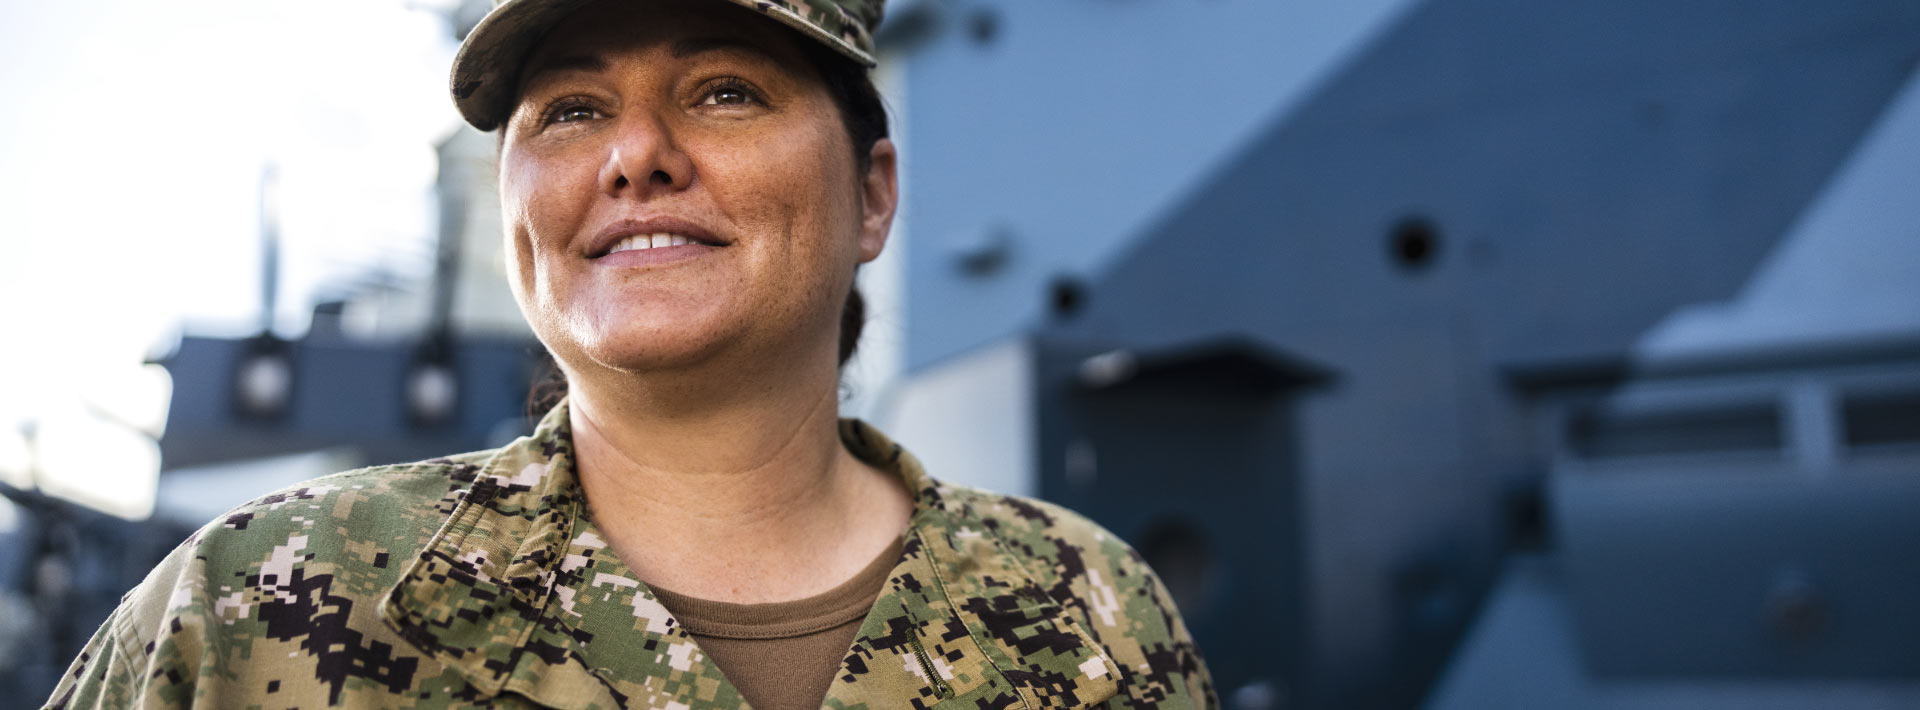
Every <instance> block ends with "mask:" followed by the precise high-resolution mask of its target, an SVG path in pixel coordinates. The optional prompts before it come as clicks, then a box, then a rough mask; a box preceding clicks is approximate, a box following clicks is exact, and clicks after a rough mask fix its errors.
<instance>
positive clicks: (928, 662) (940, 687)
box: [900, 604, 953, 700]
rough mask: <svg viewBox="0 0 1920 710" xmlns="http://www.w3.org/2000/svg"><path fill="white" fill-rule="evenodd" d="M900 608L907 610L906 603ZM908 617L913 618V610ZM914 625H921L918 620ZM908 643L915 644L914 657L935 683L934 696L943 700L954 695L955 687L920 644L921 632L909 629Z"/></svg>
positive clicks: (929, 678) (908, 613) (930, 680)
mask: <svg viewBox="0 0 1920 710" xmlns="http://www.w3.org/2000/svg"><path fill="white" fill-rule="evenodd" d="M900 610H901V611H906V605H904V604H903V605H901V607H900ZM907 618H908V619H913V612H907ZM914 625H915V626H919V623H918V622H917V621H916V622H915V624H914ZM907 643H908V644H909V645H911V646H913V657H914V658H917V659H919V660H920V670H922V671H924V672H926V674H927V682H929V683H931V684H933V695H934V697H937V698H939V699H941V700H946V699H947V698H951V697H953V688H952V687H950V686H948V685H947V682H946V681H945V680H942V679H941V678H940V669H938V668H934V667H933V659H932V658H930V657H929V656H927V649H926V647H925V646H922V645H920V634H918V633H915V632H914V630H913V629H908V630H907Z"/></svg>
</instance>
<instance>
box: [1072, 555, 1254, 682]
mask: <svg viewBox="0 0 1920 710" xmlns="http://www.w3.org/2000/svg"><path fill="white" fill-rule="evenodd" d="M1088 542H1089V543H1090V544H1089V545H1088V547H1087V548H1085V549H1087V551H1088V553H1089V555H1088V556H1089V557H1090V558H1096V559H1094V560H1089V564H1088V566H1087V574H1086V576H1085V577H1084V578H1083V579H1082V580H1081V584H1082V585H1084V587H1085V589H1084V592H1083V594H1085V595H1086V596H1084V597H1082V598H1084V599H1086V600H1087V601H1088V604H1087V607H1088V609H1087V611H1088V616H1089V617H1091V618H1089V619H1088V621H1089V622H1091V623H1093V624H1094V625H1095V627H1096V628H1103V627H1104V628H1110V629H1121V630H1123V633H1120V634H1117V635H1116V634H1105V635H1104V638H1103V639H1102V641H1103V642H1104V643H1105V645H1106V646H1107V648H1108V651H1109V652H1110V653H1112V654H1113V655H1114V660H1115V661H1116V662H1119V663H1122V664H1126V665H1128V666H1129V667H1128V668H1126V669H1124V670H1123V671H1122V673H1123V675H1125V676H1128V678H1129V680H1130V682H1129V683H1127V684H1126V685H1125V687H1124V689H1123V693H1122V695H1120V696H1116V697H1114V698H1113V699H1112V700H1110V701H1108V703H1107V707H1109V708H1112V710H1121V709H1122V708H1128V709H1135V708H1138V709H1144V708H1169V709H1171V708H1179V709H1181V710H1185V709H1187V708H1192V709H1193V710H1216V709H1217V708H1219V707H1220V700H1219V698H1218V697H1217V696H1216V694H1215V691H1214V687H1213V678H1212V676H1211V675H1210V674H1209V673H1208V671H1207V664H1206V660H1205V659H1204V658H1202V657H1201V655H1200V648H1199V646H1197V645H1196V644H1195V643H1194V641H1193V635H1192V634H1191V633H1189V632H1188V631H1187V624H1186V622H1185V621H1184V620H1182V619H1181V618H1180V610H1179V609H1177V608H1175V606H1174V604H1173V595H1172V594H1170V593H1169V592H1168V591H1167V588H1166V585H1164V584H1162V583H1161V581H1160V578H1159V576H1158V575H1155V574H1154V572H1153V569H1152V568H1151V567H1148V566H1147V563H1146V561H1145V560H1144V559H1142V558H1141V557H1140V555H1139V553H1137V552H1135V551H1134V550H1133V548H1132V547H1129V546H1128V545H1127V544H1126V543H1125V542H1123V541H1121V540H1120V539H1119V538H1118V537H1116V536H1114V535H1113V534H1112V533H1108V532H1106V531H1105V530H1098V533H1097V535H1096V539H1095V540H1090V541H1088ZM1096 550H1097V551H1096ZM1101 561H1104V562H1105V563H1106V564H1096V563H1097V562H1101ZM1102 567H1104V568H1105V572H1106V574H1102ZM1109 575H1110V576H1111V579H1108V577H1109Z"/></svg>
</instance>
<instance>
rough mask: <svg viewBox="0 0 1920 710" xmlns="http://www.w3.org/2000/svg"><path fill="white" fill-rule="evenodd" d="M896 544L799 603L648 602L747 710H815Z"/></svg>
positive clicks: (666, 597)
mask: <svg viewBox="0 0 1920 710" xmlns="http://www.w3.org/2000/svg"><path fill="white" fill-rule="evenodd" d="M903 542H904V540H895V541H894V543H893V545H892V546H890V547H888V548H887V549H886V550H885V551H883V552H881V553H880V556H879V557H875V558H873V561H872V562H869V563H867V567H866V569H863V570H860V572H859V573H858V574H855V575H854V576H853V578H852V579H849V580H847V581H845V582H842V583H841V584H840V586H838V587H834V588H833V589H830V590H827V591H825V592H822V593H820V594H817V595H814V596H811V597H807V598H805V599H796V600H794V601H790V602H774V603H771V604H732V603H728V602H716V601H708V600H705V599H694V598H692V597H689V596H686V595H684V594H678V593H675V592H671V591H668V590H665V589H661V588H659V587H653V596H654V598H655V599H657V600H659V602H660V604H661V606H665V607H666V608H667V611H668V612H671V613H672V614H673V618H674V619H676V620H678V621H679V622H680V625H681V626H682V627H683V628H685V629H686V630H687V633H689V634H692V635H693V638H694V641H695V642H696V643H698V644H700V650H702V651H705V652H706V654H707V656H708V657H709V658H712V659H713V664H714V665H716V666H719V667H720V672H722V673H725V674H726V675H727V680H730V681H733V686H734V687H735V688H738V689H739V690H740V695H741V697H744V698H746V700H747V704H748V705H751V706H753V708H754V710H816V709H817V708H819V707H820V703H821V701H823V700H825V699H826V697H827V687H828V686H831V685H833V677H834V675H835V674H837V673H839V672H840V663H841V662H842V661H844V660H846V656H847V650H848V649H849V648H850V647H852V646H853V637H854V635H855V634H858V633H859V631H860V622H861V621H862V620H864V619H866V618H867V611H868V610H870V609H872V608H873V600H875V599H878V598H879V597H880V590H881V589H882V588H883V587H885V586H886V584H887V576H888V573H890V572H892V571H893V566H894V563H895V562H897V561H899V558H900V550H901V546H902V544H903Z"/></svg>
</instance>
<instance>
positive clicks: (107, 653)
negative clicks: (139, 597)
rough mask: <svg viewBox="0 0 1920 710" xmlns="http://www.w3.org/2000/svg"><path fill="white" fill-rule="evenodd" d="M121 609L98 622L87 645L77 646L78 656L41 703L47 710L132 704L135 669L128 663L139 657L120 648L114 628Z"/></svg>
mask: <svg viewBox="0 0 1920 710" xmlns="http://www.w3.org/2000/svg"><path fill="white" fill-rule="evenodd" d="M120 612H121V609H115V610H114V612H113V613H112V614H111V615H108V616H107V621H106V623H104V624H101V625H100V630H99V631H96V632H94V634H93V638H92V639H91V640H89V641H87V645H86V647H84V648H82V649H80V655H79V656H78V657H76V658H74V659H73V665H71V666H68V667H67V672H66V674H65V675H62V676H60V684H59V685H58V686H57V687H55V688H54V689H53V695H52V696H51V697H49V698H47V704H46V705H45V706H44V707H45V708H46V709H47V710H69V709H72V710H78V709H80V708H101V709H103V710H104V709H105V708H127V707H134V703H133V698H132V695H133V692H134V685H135V682H134V681H135V672H134V671H133V669H131V668H129V663H130V662H132V661H134V660H135V659H137V658H138V657H137V656H134V655H132V654H129V653H127V652H126V651H125V650H124V649H123V648H122V644H121V642H120V634H119V633H118V632H117V630H116V628H117V627H118V626H119V624H120V620H121V615H120Z"/></svg>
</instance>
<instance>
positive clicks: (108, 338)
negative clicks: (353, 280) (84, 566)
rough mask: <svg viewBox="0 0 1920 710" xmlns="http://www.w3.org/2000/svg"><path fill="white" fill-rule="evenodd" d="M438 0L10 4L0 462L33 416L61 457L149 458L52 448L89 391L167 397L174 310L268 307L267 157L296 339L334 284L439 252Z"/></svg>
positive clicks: (138, 412)
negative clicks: (262, 301) (161, 370)
mask: <svg viewBox="0 0 1920 710" xmlns="http://www.w3.org/2000/svg"><path fill="white" fill-rule="evenodd" d="M451 1H452V0H413V1H411V2H408V1H407V0H334V1H333V2H326V3H316V2H312V1H311V0H308V1H306V2H291V1H289V0H195V1H194V2H188V3H169V2H152V1H151V0H61V2H34V1H31V0H0V96H4V99H0V246H4V256H0V477H7V480H18V476H17V474H18V473H19V471H20V470H21V466H22V463H21V461H20V459H21V457H22V456H23V454H21V453H20V451H21V440H20V438H19V434H18V432H17V429H18V426H19V424H20V423H21V422H24V421H38V422H39V423H40V427H41V429H40V430H41V432H42V437H41V438H42V443H43V446H42V463H43V464H44V465H45V468H47V469H52V468H54V467H56V464H58V466H59V467H61V468H63V469H66V470H64V471H61V472H52V471H50V473H56V474H59V475H68V474H69V473H70V472H72V473H71V475H82V474H81V473H78V472H84V471H88V470H92V471H100V472H102V473H101V475H109V474H108V473H106V472H107V471H109V470H110V469H115V468H118V469H121V470H124V469H126V468H127V467H129V466H135V467H144V466H146V465H148V464H146V463H143V462H142V461H141V460H139V459H140V455H136V454H134V453H130V452H131V451H132V449H133V448H139V447H131V448H130V447H129V446H127V445H115V446H98V447H95V448H98V449H99V452H97V454H90V453H88V452H78V453H76V452H70V451H52V450H47V447H50V446H54V445H56V444H57V443H59V441H62V440H69V441H70V440H73V439H76V438H78V439H81V440H83V441H84V440H86V439H87V438H88V437H85V436H76V432H79V431H82V430H97V429H98V427H99V422H97V421H82V420H84V419H85V417H84V416H83V415H81V414H79V412H80V411H81V406H82V405H81V403H82V402H86V403H90V404H91V405H93V406H94V407H96V408H99V409H104V410H106V411H109V412H113V413H115V414H116V415H117V416H120V417H122V418H125V419H130V420H135V421H150V420H152V419H154V418H156V417H157V416H158V414H159V413H160V412H162V411H164V404H165V397H166V390H165V387H164V383H163V382H160V381H156V379H155V378H154V377H153V376H152V375H151V373H146V372H143V370H142V368H141V367H140V365H139V363H140V362H141V360H142V359H143V358H144V357H145V356H146V355H147V354H148V352H149V351H150V350H151V349H153V347H154V346H155V345H156V344H157V343H162V342H164V341H166V340H167V339H169V337H170V335H171V334H173V333H177V332H179V330H180V329H181V328H182V327H183V326H184V327H185V328H187V329H189V330H191V331H193V332H195V333H207V334H227V335H236V334H241V333H245V332H248V331H249V330H250V329H251V328H253V326H254V324H255V323H257V320H258V317H259V314H258V308H259V305H258V304H259V295H258V294H259V288H260V287H259V272H260V267H259V264H260V249H259V232H260V228H259V224H260V219H259V214H258V210H257V203H258V199H259V197H258V195H259V184H260V178H261V175H262V172H263V170H264V168H265V166H267V165H269V164H273V165H277V166H278V171H279V175H280V186H279V195H280V198H279V200H280V204H281V220H280V221H281V225H282V230H281V231H282V234H283V243H282V267H281V268H282V271H281V283H282V290H281V295H280V311H281V314H280V316H281V321H280V322H281V324H282V327H283V328H285V329H286V331H287V333H288V334H293V333H295V332H297V330H298V329H300V328H303V327H304V316H303V314H304V312H305V311H306V310H307V309H308V307H309V306H310V304H311V297H312V294H313V292H314V291H315V290H316V289H317V288H319V287H321V286H323V285H324V284H327V283H329V282H337V281H338V280H339V279H341V278H343V277H346V276H349V275H352V274H356V273H360V272H364V271H365V270H366V269H367V268H368V267H369V266H371V265H374V264H382V265H386V266H388V267H389V268H391V269H395V270H398V271H400V272H401V273H403V274H418V273H424V272H425V271H426V270H427V269H428V268H429V253H430V251H431V241H430V239H431V237H432V231H433V228H434V226H433V220H434V204H433V201H432V200H433V194H432V189H433V181H434V170H435V166H434V154H433V144H434V142H435V141H437V140H439V139H440V138H442V137H444V136H445V135H447V134H448V133H450V132H451V131H452V130H453V128H454V127H455V126H457V125H458V121H459V118H458V116H457V114H455V113H454V110H453V106H452V103H451V101H450V100H449V99H448V98H447V93H446V76H447V68H448V65H449V63H450V61H451V60H452V56H453V51H454V48H455V46H456V43H455V41H454V39H453V37H452V35H451V33H450V32H449V30H448V28H447V24H446V21H445V20H444V19H443V17H444V16H443V15H442V14H441V12H440V10H441V9H442V8H443V7H444V6H446V5H448V4H450V3H451ZM96 419H97V418H96ZM89 427H92V428H93V429H88V428H89ZM116 446H118V448H116ZM110 450H111V451H110ZM112 451H119V453H112ZM89 456H92V458H89ZM102 457H106V458H102ZM113 480H115V481H118V480H119V479H113ZM74 485H75V486H76V487H80V488H88V489H94V488H99V487H101V486H112V485H118V483H109V480H108V479H101V480H99V481H97V482H94V483H89V484H85V485H82V484H81V483H80V482H78V481H76V482H75V483H74Z"/></svg>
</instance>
